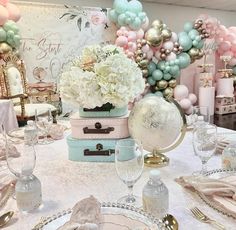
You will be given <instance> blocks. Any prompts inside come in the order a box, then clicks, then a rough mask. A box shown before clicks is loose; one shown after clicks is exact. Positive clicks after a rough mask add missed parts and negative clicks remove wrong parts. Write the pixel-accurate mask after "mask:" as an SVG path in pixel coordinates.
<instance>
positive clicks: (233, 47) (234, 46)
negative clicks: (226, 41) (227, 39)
mask: <svg viewBox="0 0 236 230" xmlns="http://www.w3.org/2000/svg"><path fill="white" fill-rule="evenodd" d="M231 51H233V52H234V53H236V41H234V42H232V46H231Z"/></svg>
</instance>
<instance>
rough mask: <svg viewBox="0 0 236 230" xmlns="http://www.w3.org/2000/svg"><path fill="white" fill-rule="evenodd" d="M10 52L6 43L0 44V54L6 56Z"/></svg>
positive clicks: (9, 47)
mask: <svg viewBox="0 0 236 230" xmlns="http://www.w3.org/2000/svg"><path fill="white" fill-rule="evenodd" d="M11 51H12V48H11V46H9V45H8V44H7V43H6V42H1V43H0V54H6V53H8V52H11Z"/></svg>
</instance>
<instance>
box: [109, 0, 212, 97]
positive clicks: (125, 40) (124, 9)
mask: <svg viewBox="0 0 236 230" xmlns="http://www.w3.org/2000/svg"><path fill="white" fill-rule="evenodd" d="M108 16H109V18H110V20H111V21H113V22H114V23H116V25H117V26H118V27H120V29H119V30H118V31H117V39H116V41H115V44H116V45H117V46H121V47H122V48H123V49H124V51H125V53H126V54H127V56H128V57H129V58H132V59H134V60H135V61H136V63H137V64H138V65H139V67H140V68H141V69H142V72H143V77H145V78H146V82H147V84H148V85H149V87H150V91H151V92H152V93H156V94H158V95H163V96H164V97H173V94H174V88H175V87H176V85H177V81H176V78H177V77H178V76H180V70H181V69H184V68H186V67H188V66H189V65H190V64H191V63H193V62H194V61H195V60H197V59H200V58H202V57H203V56H204V52H203V50H202V48H203V46H204V39H206V38H208V37H209V36H210V35H209V32H208V31H207V30H206V25H205V23H204V21H203V20H202V19H197V20H196V21H194V22H187V23H185V24H184V31H183V32H181V33H179V34H178V35H177V34H176V33H174V32H172V31H171V30H170V29H169V28H168V27H167V25H166V24H164V23H163V22H162V21H161V20H154V21H153V22H152V24H151V27H150V28H149V29H148V22H149V20H148V17H147V15H146V13H145V12H143V7H142V4H141V3H140V2H139V1H138V0H131V1H129V2H128V1H127V0H115V1H114V4H113V9H111V10H110V11H109V13H108Z"/></svg>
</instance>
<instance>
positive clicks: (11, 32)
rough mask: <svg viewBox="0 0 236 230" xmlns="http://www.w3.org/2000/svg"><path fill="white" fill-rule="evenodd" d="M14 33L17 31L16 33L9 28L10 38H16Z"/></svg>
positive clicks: (8, 34) (8, 35)
mask: <svg viewBox="0 0 236 230" xmlns="http://www.w3.org/2000/svg"><path fill="white" fill-rule="evenodd" d="M14 35H15V33H14V31H13V30H8V31H7V39H8V38H12V39H13V38H14Z"/></svg>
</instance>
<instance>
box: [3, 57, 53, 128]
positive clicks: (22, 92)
mask: <svg viewBox="0 0 236 230" xmlns="http://www.w3.org/2000/svg"><path fill="white" fill-rule="evenodd" d="M3 61H4V64H2V65H1V67H0V89H1V91H0V93H1V94H0V98H2V99H11V100H12V101H13V104H14V110H15V113H16V116H17V120H18V122H19V123H21V122H25V121H27V120H31V119H34V116H35V110H37V114H38V115H41V114H44V113H46V112H47V111H48V109H51V111H52V114H53V115H54V117H55V115H56V113H57V109H56V107H54V106H53V105H51V104H47V103H30V100H29V97H30V95H29V93H28V90H27V81H26V75H25V72H26V71H25V65H24V62H23V61H22V60H20V59H19V58H18V57H17V56H16V55H14V54H12V53H11V54H9V55H7V56H6V57H4V58H3Z"/></svg>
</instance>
